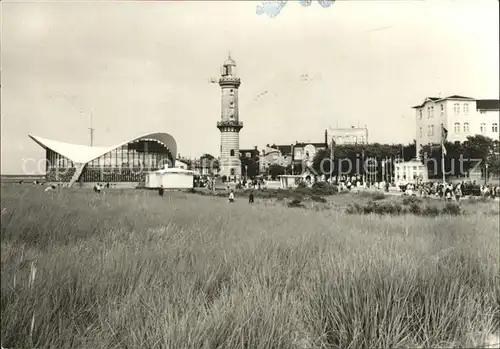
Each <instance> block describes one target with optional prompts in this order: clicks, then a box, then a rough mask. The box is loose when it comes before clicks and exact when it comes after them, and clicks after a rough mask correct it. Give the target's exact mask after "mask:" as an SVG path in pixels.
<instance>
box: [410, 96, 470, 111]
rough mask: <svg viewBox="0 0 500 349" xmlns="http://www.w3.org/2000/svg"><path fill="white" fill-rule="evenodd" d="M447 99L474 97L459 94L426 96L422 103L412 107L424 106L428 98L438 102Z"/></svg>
mask: <svg viewBox="0 0 500 349" xmlns="http://www.w3.org/2000/svg"><path fill="white" fill-rule="evenodd" d="M445 99H470V100H474V98H471V97H465V96H459V95H453V96H448V97H444V98H440V97H426V98H425V99H424V101H423V102H422V103H421V104H419V105H416V106H414V107H412V108H414V109H416V108H422V107H423V106H424V104H425V102H427V101H428V100H431V101H433V102H437V101H440V100H445Z"/></svg>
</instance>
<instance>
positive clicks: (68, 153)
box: [29, 133, 177, 186]
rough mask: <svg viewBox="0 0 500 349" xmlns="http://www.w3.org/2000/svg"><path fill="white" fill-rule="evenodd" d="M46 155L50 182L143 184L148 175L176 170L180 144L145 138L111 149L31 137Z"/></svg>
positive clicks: (165, 136)
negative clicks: (170, 168)
mask: <svg viewBox="0 0 500 349" xmlns="http://www.w3.org/2000/svg"><path fill="white" fill-rule="evenodd" d="M29 137H30V138H31V139H33V140H34V141H35V142H36V143H37V144H39V145H40V146H41V147H43V148H44V149H45V152H46V157H45V161H46V179H47V181H49V182H67V183H68V185H69V186H71V185H72V184H73V183H75V182H77V181H78V182H105V183H113V182H133V183H138V184H139V183H143V182H144V180H145V174H146V172H148V171H156V170H159V169H163V168H165V166H168V167H173V165H174V164H175V158H176V155H177V143H176V141H175V139H174V138H173V137H172V136H171V135H170V134H167V133H153V134H148V135H144V136H141V137H138V138H135V139H132V140H129V141H126V142H122V143H119V144H116V145H113V146H110V147H92V146H86V145H77V144H70V143H62V142H58V141H54V140H49V139H44V138H41V137H36V136H32V135H30V136H29Z"/></svg>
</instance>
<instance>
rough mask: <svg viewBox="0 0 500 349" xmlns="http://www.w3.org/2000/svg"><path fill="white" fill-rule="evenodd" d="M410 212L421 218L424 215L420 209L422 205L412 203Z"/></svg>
mask: <svg viewBox="0 0 500 349" xmlns="http://www.w3.org/2000/svg"><path fill="white" fill-rule="evenodd" d="M403 204H404V202H403ZM408 212H409V213H411V214H414V215H417V216H419V215H421V214H422V208H421V207H420V205H419V204H418V203H416V202H412V203H411V204H410V207H409V208H408Z"/></svg>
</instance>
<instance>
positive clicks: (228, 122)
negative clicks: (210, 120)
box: [217, 120, 243, 128]
mask: <svg viewBox="0 0 500 349" xmlns="http://www.w3.org/2000/svg"><path fill="white" fill-rule="evenodd" d="M217 127H219V128H220V127H238V128H242V127H243V122H242V121H236V120H225V121H217Z"/></svg>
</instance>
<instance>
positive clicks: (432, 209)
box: [421, 206, 439, 217]
mask: <svg viewBox="0 0 500 349" xmlns="http://www.w3.org/2000/svg"><path fill="white" fill-rule="evenodd" d="M421 214H422V216H429V217H436V216H438V215H439V208H437V207H436V206H427V207H426V208H424V209H423V210H422V212H421Z"/></svg>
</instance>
